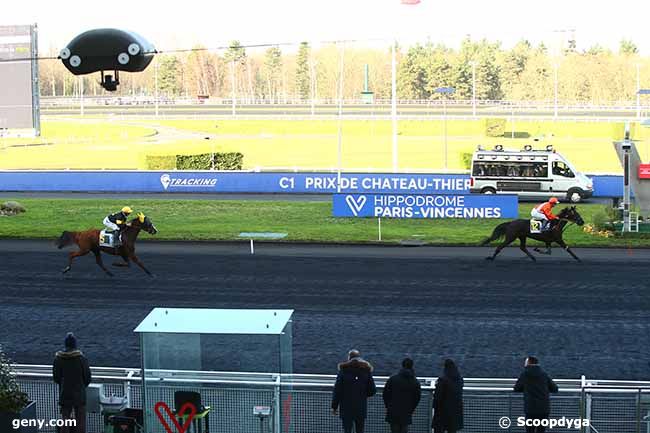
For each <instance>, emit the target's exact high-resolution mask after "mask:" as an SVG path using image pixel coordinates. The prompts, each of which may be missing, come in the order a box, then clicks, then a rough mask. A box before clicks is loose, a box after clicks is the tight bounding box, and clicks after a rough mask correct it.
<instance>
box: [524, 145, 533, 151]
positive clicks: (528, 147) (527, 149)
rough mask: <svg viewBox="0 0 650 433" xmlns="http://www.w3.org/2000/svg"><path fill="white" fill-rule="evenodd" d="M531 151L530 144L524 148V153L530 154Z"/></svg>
mask: <svg viewBox="0 0 650 433" xmlns="http://www.w3.org/2000/svg"><path fill="white" fill-rule="evenodd" d="M531 150H533V146H531V145H530V144H527V145H525V146H524V151H526V152H530V151H531Z"/></svg>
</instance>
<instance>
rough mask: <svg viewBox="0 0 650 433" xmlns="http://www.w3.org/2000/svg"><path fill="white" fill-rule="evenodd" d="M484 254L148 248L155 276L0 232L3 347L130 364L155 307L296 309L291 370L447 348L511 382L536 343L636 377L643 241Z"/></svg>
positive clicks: (228, 362)
mask: <svg viewBox="0 0 650 433" xmlns="http://www.w3.org/2000/svg"><path fill="white" fill-rule="evenodd" d="M488 250H490V251H491V249H487V248H429V247H422V248H404V247H374V246H346V247H341V246H319V245H274V244H258V246H257V248H256V252H257V254H256V255H255V256H251V255H250V254H249V253H248V246H247V244H245V243H239V244H212V243H204V244H191V243H148V244H143V245H140V249H139V253H140V254H139V255H140V257H141V259H142V260H143V261H144V262H145V263H146V264H147V265H148V266H149V268H150V269H152V270H153V271H154V272H155V273H156V274H157V278H155V279H150V278H147V277H146V276H145V275H144V273H142V272H141V271H140V270H139V269H136V268H132V269H115V271H116V274H117V276H116V277H115V278H113V279H110V278H108V277H106V276H104V275H103V274H102V273H101V272H100V271H99V269H98V268H96V265H95V263H94V260H93V259H92V258H91V257H84V258H82V259H80V260H79V261H78V262H77V263H76V266H75V267H74V268H73V270H72V272H71V273H70V274H68V275H66V276H62V275H61V274H60V273H59V270H60V269H61V268H62V267H63V266H64V260H65V257H64V256H65V253H64V252H61V251H58V250H56V249H54V248H53V247H52V245H51V244H50V243H47V242H44V241H8V240H7V241H0V344H3V345H4V347H5V349H6V351H7V352H8V353H9V354H10V355H11V356H12V357H13V358H14V360H15V361H16V362H20V363H39V364H48V363H50V362H51V361H52V355H53V353H54V351H55V350H57V349H58V348H59V347H60V345H61V344H62V340H63V336H64V335H65V332H66V331H68V330H73V331H75V333H76V334H77V335H78V337H79V340H80V344H81V346H82V349H83V350H84V351H85V352H86V353H87V355H88V356H89V358H90V360H91V363H92V364H93V365H104V366H125V367H135V366H139V365H140V356H139V348H138V340H137V338H136V336H135V335H134V334H133V333H132V330H133V328H135V326H136V325H137V324H138V323H139V321H140V320H141V319H142V318H143V317H144V316H145V315H146V314H147V313H148V311H149V310H150V308H151V307H153V306H170V307H172V306H175V307H211V308H293V309H295V310H296V313H295V315H294V328H293V330H294V340H293V341H294V344H293V350H294V369H295V371H296V372H303V373H334V372H335V365H336V362H338V361H340V360H341V359H342V358H343V356H344V355H345V352H346V351H347V350H348V349H349V348H350V347H358V348H359V349H361V350H362V352H363V353H364V355H365V356H366V357H367V358H368V359H369V360H370V361H371V362H373V363H374V364H375V366H376V371H377V373H379V374H387V373H389V372H391V371H393V370H394V369H395V368H396V367H397V363H398V362H399V360H400V359H401V357H402V355H403V354H405V353H410V354H411V355H412V356H414V358H415V361H416V369H417V371H418V373H419V374H422V375H425V374H426V375H435V374H437V373H438V371H439V369H438V365H439V362H440V361H441V360H442V359H443V358H444V357H452V358H454V359H456V360H458V362H459V363H460V366H461V368H462V371H463V373H464V374H465V375H466V376H467V377H477V376H480V377H513V376H515V375H516V374H518V372H519V371H520V367H521V363H522V360H523V356H524V355H526V354H528V353H534V354H536V355H537V356H539V357H540V358H541V361H542V363H543V364H544V366H545V368H546V369H547V370H548V371H549V372H550V373H551V374H552V375H554V376H556V377H565V378H569V377H571V378H576V377H578V376H579V375H580V374H585V375H587V376H588V377H592V378H600V379H628V380H629V379H638V380H641V379H646V380H647V379H648V377H649V376H650V364H649V361H650V296H649V294H648V290H649V289H648V263H649V262H650V251H649V250H633V251H630V250H604V249H603V250H584V249H582V250H576V251H577V254H579V255H580V256H581V257H583V259H584V262H583V263H582V264H579V263H576V262H573V261H571V260H570V259H569V258H568V257H567V256H566V254H565V253H564V252H563V251H560V250H557V249H556V250H555V253H554V255H553V256H551V257H541V258H540V260H539V261H538V263H536V264H535V263H532V262H529V261H528V259H525V258H524V257H522V256H523V255H522V254H521V252H520V251H519V250H518V249H512V248H511V249H507V250H506V251H504V253H503V255H502V257H500V258H499V259H498V260H497V261H496V262H494V263H489V262H486V261H484V260H483V257H484V256H485V255H487V253H488ZM105 260H108V261H109V263H110V261H111V258H108V257H106V258H105ZM231 349H232V350H230V351H229V352H227V353H226V352H224V353H218V354H217V353H215V354H213V355H214V356H211V357H208V358H209V359H208V360H207V361H206V364H208V365H204V368H209V369H233V368H237V366H238V365H241V364H240V359H239V358H240V357H241V356H242V355H241V354H242V353H246V351H247V348H245V347H241V345H240V347H236V348H231Z"/></svg>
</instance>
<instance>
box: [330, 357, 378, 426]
mask: <svg viewBox="0 0 650 433" xmlns="http://www.w3.org/2000/svg"><path fill="white" fill-rule="evenodd" d="M376 393H377V387H376V386H375V381H374V379H373V377H372V365H370V363H369V362H368V361H366V360H364V359H362V358H361V352H359V351H358V350H356V349H352V350H350V351H349V352H348V360H347V361H346V362H341V363H340V364H339V365H338V375H337V376H336V384H335V385H334V393H333V395H332V414H333V415H336V414H337V412H338V411H339V409H340V412H339V413H340V417H341V421H342V422H343V431H344V432H345V433H352V426H353V425H354V428H355V430H354V431H355V432H356V433H363V428H364V425H365V420H366V416H367V414H368V402H367V400H368V397H372V396H373V395H375V394H376Z"/></svg>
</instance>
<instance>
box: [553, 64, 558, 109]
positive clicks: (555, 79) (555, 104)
mask: <svg viewBox="0 0 650 433" xmlns="http://www.w3.org/2000/svg"><path fill="white" fill-rule="evenodd" d="M557 70H558V64H557V62H556V63H555V65H554V68H553V81H554V87H555V103H554V112H553V113H554V114H553V117H555V118H557V97H558V95H557V94H558V82H557V81H558V79H557Z"/></svg>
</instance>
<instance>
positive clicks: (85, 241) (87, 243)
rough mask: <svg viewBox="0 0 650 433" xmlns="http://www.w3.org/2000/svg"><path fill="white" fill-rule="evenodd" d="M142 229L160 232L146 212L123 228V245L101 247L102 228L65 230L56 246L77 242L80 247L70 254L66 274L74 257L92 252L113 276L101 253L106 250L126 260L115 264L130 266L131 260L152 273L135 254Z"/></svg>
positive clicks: (101, 266)
mask: <svg viewBox="0 0 650 433" xmlns="http://www.w3.org/2000/svg"><path fill="white" fill-rule="evenodd" d="M140 230H144V231H146V232H147V233H149V234H152V235H155V234H156V233H158V230H157V229H156V227H155V226H154V225H153V223H152V222H151V220H150V219H149V217H146V216H144V214H141V213H140V214H138V216H137V217H136V218H134V219H132V220H131V221H130V222H129V223H128V224H127V227H126V228H124V229H123V230H122V241H123V242H122V245H121V246H120V247H117V248H111V247H100V246H99V233H100V230H96V229H91V230H86V231H84V232H63V234H61V237H59V239H57V241H56V246H57V247H58V248H59V249H61V248H63V247H65V246H68V245H72V244H77V246H78V247H79V250H78V251H72V252H70V254H69V262H68V266H66V268H65V269H63V273H64V274H65V273H66V272H68V271H69V270H70V269H71V268H72V259H74V258H75V257H81V256H85V255H86V254H88V253H90V252H92V253H93V254H94V255H95V261H96V262H97V265H98V266H99V267H100V268H102V269H103V270H104V272H106V273H107V274H108V275H110V276H111V277H112V276H113V274H112V273H111V272H110V271H109V270H108V269H106V267H105V266H104V263H103V262H102V256H101V253H102V252H105V253H107V254H111V255H114V256H120V257H122V259H123V260H124V263H113V266H130V265H131V263H130V261H133V262H134V263H135V264H136V265H138V266H140V267H141V268H142V270H143V271H145V272H146V273H147V274H148V275H152V274H151V272H149V270H148V269H147V268H145V267H144V264H143V263H142V262H141V261H140V259H138V256H136V255H135V241H136V239H137V238H138V234H140Z"/></svg>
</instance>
